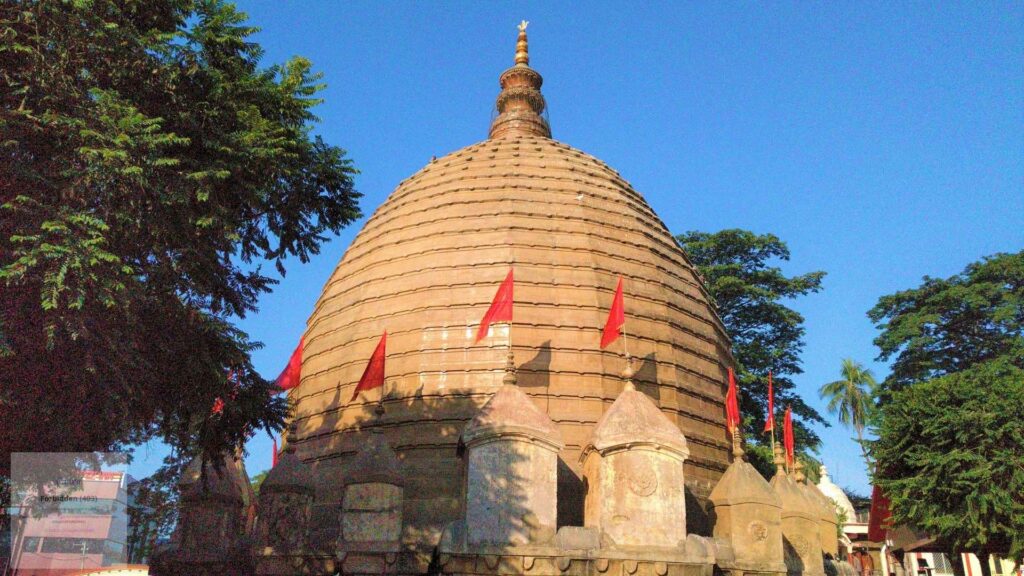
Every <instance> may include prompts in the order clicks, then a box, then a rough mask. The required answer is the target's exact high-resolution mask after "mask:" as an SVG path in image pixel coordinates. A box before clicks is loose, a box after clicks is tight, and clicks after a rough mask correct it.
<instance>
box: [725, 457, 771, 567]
mask: <svg viewBox="0 0 1024 576" xmlns="http://www.w3.org/2000/svg"><path fill="white" fill-rule="evenodd" d="M709 500H710V501H711V505H712V516H711V517H712V521H713V522H714V537H715V540H716V541H717V542H719V543H720V544H722V543H724V544H726V545H727V546H725V548H728V549H731V550H732V553H733V557H732V559H731V560H729V559H726V558H722V557H719V558H718V564H719V567H720V568H722V569H723V570H729V571H732V572H737V573H743V572H758V573H766V572H768V573H770V572H775V573H777V574H779V573H784V572H786V565H785V563H784V562H783V554H782V501H781V500H780V499H779V496H778V495H777V494H776V493H775V491H774V490H772V487H771V485H770V484H768V482H766V481H765V479H764V478H763V477H761V474H760V473H759V472H758V471H757V470H755V469H754V467H753V466H751V465H750V464H749V463H747V462H745V461H744V460H743V458H742V452H740V451H738V450H737V451H736V452H734V459H733V462H732V464H731V465H730V466H729V468H728V469H726V471H725V474H723V475H722V478H721V479H720V480H719V481H718V484H717V485H716V486H715V489H714V490H712V491H711V496H710V498H709Z"/></svg>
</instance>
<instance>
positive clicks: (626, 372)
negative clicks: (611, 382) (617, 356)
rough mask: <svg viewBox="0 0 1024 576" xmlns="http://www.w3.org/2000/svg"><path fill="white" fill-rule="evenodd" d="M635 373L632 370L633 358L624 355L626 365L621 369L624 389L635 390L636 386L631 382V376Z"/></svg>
mask: <svg viewBox="0 0 1024 576" xmlns="http://www.w3.org/2000/svg"><path fill="white" fill-rule="evenodd" d="M635 374H636V373H635V372H633V358H632V357H630V356H626V367H625V368H623V369H622V379H623V380H625V381H626V387H625V390H636V386H635V385H634V384H633V376H634V375H635Z"/></svg>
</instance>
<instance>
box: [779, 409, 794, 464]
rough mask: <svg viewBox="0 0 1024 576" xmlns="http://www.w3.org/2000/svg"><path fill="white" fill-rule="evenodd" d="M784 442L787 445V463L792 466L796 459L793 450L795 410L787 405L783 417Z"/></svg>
mask: <svg viewBox="0 0 1024 576" xmlns="http://www.w3.org/2000/svg"><path fill="white" fill-rule="evenodd" d="M782 442H783V445H784V446H785V447H786V464H787V465H789V466H792V465H793V463H794V462H795V460H796V454H795V452H794V450H793V410H791V409H790V407H789V406H786V414H785V415H784V416H783V417H782Z"/></svg>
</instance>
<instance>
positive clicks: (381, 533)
mask: <svg viewBox="0 0 1024 576" xmlns="http://www.w3.org/2000/svg"><path fill="white" fill-rule="evenodd" d="M341 518H342V520H341V537H342V539H343V540H345V541H347V542H397V541H398V539H399V537H400V536H401V535H402V488H401V487H400V486H395V485H393V484H385V483H382V482H369V483H364V484H352V485H349V486H348V487H346V488H345V500H344V505H343V508H342V513H341Z"/></svg>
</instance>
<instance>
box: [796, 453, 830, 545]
mask: <svg viewBox="0 0 1024 576" xmlns="http://www.w3.org/2000/svg"><path fill="white" fill-rule="evenodd" d="M796 481H797V483H798V485H799V486H800V488H801V489H802V490H803V491H804V494H805V495H806V496H807V499H808V500H810V501H811V503H812V504H814V506H815V508H816V509H817V512H818V536H819V538H820V540H821V553H822V554H826V555H828V556H829V557H831V558H837V557H838V556H839V518H838V517H837V515H836V506H835V504H834V503H833V502H832V501H831V500H829V499H828V497H826V496H825V495H824V494H822V492H821V490H818V487H817V486H815V485H814V484H811V483H809V482H807V477H806V476H804V465H803V463H802V462H797V464H796Z"/></svg>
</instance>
